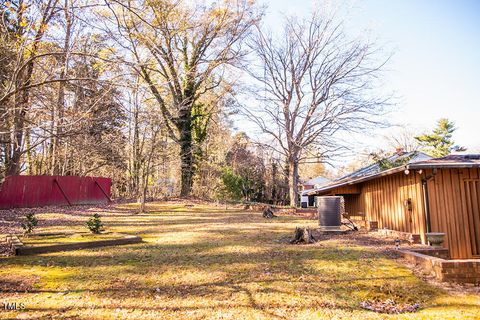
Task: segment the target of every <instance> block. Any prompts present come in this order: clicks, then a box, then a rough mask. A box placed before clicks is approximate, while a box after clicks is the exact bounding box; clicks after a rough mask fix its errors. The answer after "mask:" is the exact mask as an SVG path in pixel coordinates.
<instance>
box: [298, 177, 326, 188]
mask: <svg viewBox="0 0 480 320" xmlns="http://www.w3.org/2000/svg"><path fill="white" fill-rule="evenodd" d="M330 181H331V180H330V179H327V178H325V177H322V176H319V177H316V178H313V179H310V180H307V181H305V182H304V183H302V184H303V185H308V186H315V185H317V184H318V185H324V184H327V183H329V182H330Z"/></svg>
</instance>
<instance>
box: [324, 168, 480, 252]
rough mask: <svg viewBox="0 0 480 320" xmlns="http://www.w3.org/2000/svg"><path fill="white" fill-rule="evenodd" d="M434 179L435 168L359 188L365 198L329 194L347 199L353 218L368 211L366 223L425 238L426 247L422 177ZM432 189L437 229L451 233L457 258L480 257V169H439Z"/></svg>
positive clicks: (450, 245) (448, 240) (430, 183)
mask: <svg viewBox="0 0 480 320" xmlns="http://www.w3.org/2000/svg"><path fill="white" fill-rule="evenodd" d="M432 175H433V171H432V170H430V169H429V170H423V172H422V174H419V173H418V171H414V170H411V172H410V174H408V175H405V173H403V172H400V173H397V174H392V175H390V176H385V177H380V178H377V179H374V180H370V181H366V182H363V183H362V184H359V185H358V188H360V190H361V193H360V194H359V195H355V194H351V193H350V194H348V193H346V194H342V193H340V191H347V190H346V189H344V190H341V189H340V188H339V189H338V190H336V191H339V192H329V194H333V193H335V194H337V195H343V196H344V197H345V209H346V211H347V212H348V213H349V214H350V215H357V214H358V213H362V214H364V215H365V219H366V220H371V221H377V222H378V227H379V228H387V229H392V230H397V231H403V232H409V233H415V234H419V235H420V237H421V240H422V243H424V244H425V243H426V238H425V233H426V231H427V228H426V220H425V203H424V196H423V188H422V178H425V177H431V176H432ZM427 188H428V193H429V209H430V226H431V231H432V232H445V233H446V241H445V244H444V246H445V247H448V248H449V249H450V255H451V257H452V258H454V259H467V258H480V169H479V168H475V169H438V170H437V173H436V174H435V175H434V176H433V177H432V178H430V179H429V180H428V182H427ZM332 191H333V190H332ZM348 191H349V192H353V191H355V189H354V188H348ZM407 199H411V202H412V210H411V211H410V210H408V208H407V207H405V203H404V201H405V200H407Z"/></svg>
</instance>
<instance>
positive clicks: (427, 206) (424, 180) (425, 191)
mask: <svg viewBox="0 0 480 320" xmlns="http://www.w3.org/2000/svg"><path fill="white" fill-rule="evenodd" d="M436 174H437V169H436V168H434V169H433V170H432V174H431V175H429V176H426V177H425V178H422V190H423V201H424V210H425V224H426V227H427V233H429V232H432V224H431V221H430V204H429V196H428V185H427V182H428V180H430V179H432V178H433V177H435V175H436Z"/></svg>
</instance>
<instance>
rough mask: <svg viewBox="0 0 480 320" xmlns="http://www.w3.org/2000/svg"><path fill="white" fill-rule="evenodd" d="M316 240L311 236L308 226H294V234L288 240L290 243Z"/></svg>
mask: <svg viewBox="0 0 480 320" xmlns="http://www.w3.org/2000/svg"><path fill="white" fill-rule="evenodd" d="M316 241H317V240H316V239H315V237H314V236H313V233H312V229H310V228H301V227H296V228H295V235H294V236H293V239H292V240H291V241H290V243H291V244H300V243H306V244H309V243H315V242H316Z"/></svg>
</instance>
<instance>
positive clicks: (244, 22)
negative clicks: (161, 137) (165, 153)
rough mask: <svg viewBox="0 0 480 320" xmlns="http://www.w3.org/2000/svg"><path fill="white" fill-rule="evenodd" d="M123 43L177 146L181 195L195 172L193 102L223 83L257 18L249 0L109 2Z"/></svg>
mask: <svg viewBox="0 0 480 320" xmlns="http://www.w3.org/2000/svg"><path fill="white" fill-rule="evenodd" d="M107 4H109V6H110V7H111V8H112V14H113V15H115V19H116V21H117V24H118V27H119V31H120V32H121V34H122V36H123V39H127V40H128V41H129V42H130V46H129V48H128V50H130V52H131V54H132V56H133V58H134V59H133V61H131V63H130V65H131V66H133V68H134V69H135V71H136V72H137V73H138V74H139V75H140V76H141V77H142V78H143V80H144V81H145V82H146V84H147V85H148V87H149V89H150V90H151V93H152V95H153V97H154V98H155V99H156V101H157V104H158V110H159V112H160V113H161V114H162V116H163V118H164V119H165V120H166V126H167V128H168V131H169V133H170V136H171V138H172V139H174V140H175V141H177V142H178V144H179V145H180V159H181V168H182V170H181V171H182V174H181V184H182V185H181V196H188V195H189V194H190V191H191V188H192V182H193V180H192V177H193V174H194V155H193V152H192V150H193V149H194V145H193V144H194V141H193V137H192V129H193V126H194V123H195V119H196V118H198V117H202V116H203V115H202V114H195V112H194V109H195V108H194V107H195V104H196V103H198V102H199V99H200V98H201V97H202V95H204V94H205V93H207V92H209V91H211V90H213V89H215V88H216V87H218V86H219V85H220V83H222V82H224V81H225V80H226V77H225V76H224V75H225V72H226V66H227V65H231V64H234V63H236V62H237V61H238V60H239V58H241V57H242V55H243V54H244V52H243V51H242V49H241V43H242V40H243V39H244V38H245V36H246V35H247V34H248V33H249V31H250V29H251V27H252V25H254V24H255V23H256V22H257V20H258V19H259V14H258V13H257V11H256V7H255V6H254V5H253V4H252V2H251V1H246V0H228V1H223V2H221V3H212V4H211V5H209V6H207V5H201V4H194V3H191V2H188V1H136V2H133V1H131V2H130V1H129V2H125V1H117V0H108V1H107Z"/></svg>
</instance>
